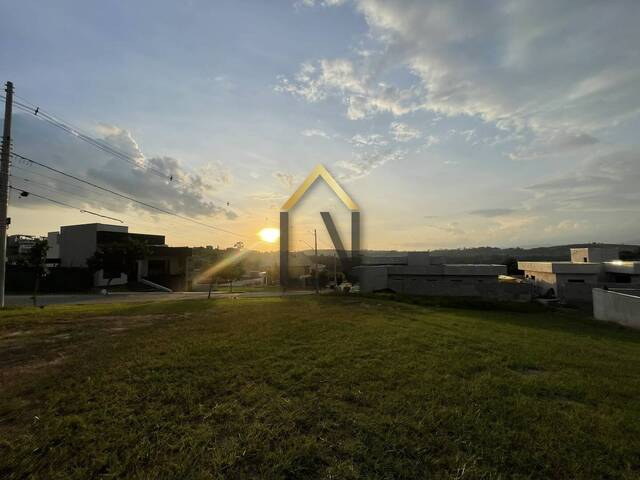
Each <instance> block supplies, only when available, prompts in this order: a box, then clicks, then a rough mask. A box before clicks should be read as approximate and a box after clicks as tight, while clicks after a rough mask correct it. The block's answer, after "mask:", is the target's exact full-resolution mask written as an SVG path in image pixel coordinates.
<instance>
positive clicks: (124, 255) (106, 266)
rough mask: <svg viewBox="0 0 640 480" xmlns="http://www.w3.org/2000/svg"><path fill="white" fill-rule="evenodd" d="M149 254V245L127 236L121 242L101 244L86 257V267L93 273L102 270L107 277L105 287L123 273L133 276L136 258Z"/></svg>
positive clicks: (139, 258) (136, 262) (140, 258)
mask: <svg viewBox="0 0 640 480" xmlns="http://www.w3.org/2000/svg"><path fill="white" fill-rule="evenodd" d="M148 256H149V247H148V246H147V245H146V244H145V243H143V242H140V241H138V240H133V239H131V238H128V239H127V240H125V241H123V242H115V243H110V244H107V245H103V246H101V247H100V248H99V249H98V251H96V253H94V254H93V256H91V257H89V258H88V259H87V267H89V270H90V271H91V272H93V273H96V272H99V271H100V270H102V272H103V273H102V275H103V277H104V278H106V279H107V288H109V286H110V285H111V281H112V280H113V279H114V278H119V277H120V275H121V274H123V273H125V274H126V275H127V279H131V278H132V277H134V276H135V273H136V271H137V264H138V260H142V259H144V258H146V257H148Z"/></svg>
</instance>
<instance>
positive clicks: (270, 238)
mask: <svg viewBox="0 0 640 480" xmlns="http://www.w3.org/2000/svg"><path fill="white" fill-rule="evenodd" d="M258 236H259V237H260V239H261V240H262V241H263V242H268V243H274V242H275V241H277V240H278V239H279V238H280V230H278V229H277V228H263V229H262V230H260V231H259V232H258Z"/></svg>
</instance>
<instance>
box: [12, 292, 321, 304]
mask: <svg viewBox="0 0 640 480" xmlns="http://www.w3.org/2000/svg"><path fill="white" fill-rule="evenodd" d="M313 293H314V292H312V291H307V290H293V291H289V292H286V293H285V295H286V296H295V295H312V294H313ZM281 295H282V293H281V292H279V291H273V290H271V291H263V292H260V291H257V292H240V293H228V292H213V293H212V294H211V298H227V297H239V298H250V297H279V296H281ZM196 298H207V292H173V293H165V292H113V293H110V294H109V295H99V294H64V295H39V296H38V306H41V305H65V304H67V305H71V304H88V303H120V302H150V301H153V302H162V301H167V300H186V299H196ZM5 304H6V305H7V306H8V307H23V306H31V305H33V300H32V297H31V295H7V296H6V297H5Z"/></svg>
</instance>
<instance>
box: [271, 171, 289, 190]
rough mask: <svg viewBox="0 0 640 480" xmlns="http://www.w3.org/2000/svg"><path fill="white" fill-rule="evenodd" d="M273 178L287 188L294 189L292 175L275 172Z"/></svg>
mask: <svg viewBox="0 0 640 480" xmlns="http://www.w3.org/2000/svg"><path fill="white" fill-rule="evenodd" d="M273 177H274V178H276V179H278V180H279V181H280V183H282V185H284V186H285V187H287V188H293V182H294V176H293V175H292V174H291V173H285V172H274V173H273Z"/></svg>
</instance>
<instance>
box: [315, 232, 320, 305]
mask: <svg viewBox="0 0 640 480" xmlns="http://www.w3.org/2000/svg"><path fill="white" fill-rule="evenodd" d="M313 238H314V240H315V247H314V249H315V251H316V258H315V262H316V274H315V277H316V278H315V280H316V293H320V287H319V286H318V233H317V232H316V229H315V228H314V229H313Z"/></svg>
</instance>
